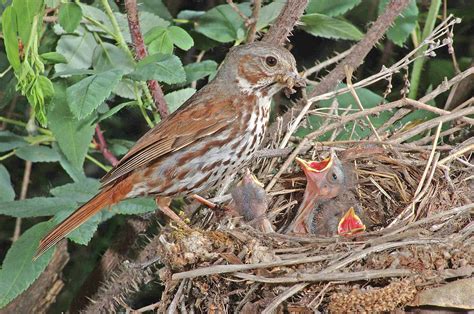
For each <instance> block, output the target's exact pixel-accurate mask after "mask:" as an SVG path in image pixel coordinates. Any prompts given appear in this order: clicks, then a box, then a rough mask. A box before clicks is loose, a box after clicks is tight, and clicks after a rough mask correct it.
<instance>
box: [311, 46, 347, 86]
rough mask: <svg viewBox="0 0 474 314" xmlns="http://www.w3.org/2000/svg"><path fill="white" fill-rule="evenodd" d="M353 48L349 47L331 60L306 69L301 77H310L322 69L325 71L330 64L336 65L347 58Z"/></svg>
mask: <svg viewBox="0 0 474 314" xmlns="http://www.w3.org/2000/svg"><path fill="white" fill-rule="evenodd" d="M353 48H354V47H351V48H349V49H347V50H346V51H343V52H341V53H338V54H337V55H335V56H334V57H332V58H329V59H327V60H324V61H323V62H320V63H318V64H316V65H315V66H313V67H311V68H309V69H307V70H305V71H304V73H303V77H304V78H308V77H309V76H310V75H312V74H314V73H316V72H319V71H321V70H322V69H325V68H327V67H328V66H330V65H331V64H334V63H337V62H339V61H340V60H342V59H344V58H345V57H347V56H348V55H349V54H350V53H351V52H352V49H353Z"/></svg>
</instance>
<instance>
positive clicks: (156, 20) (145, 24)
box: [106, 0, 170, 43]
mask: <svg viewBox="0 0 474 314" xmlns="http://www.w3.org/2000/svg"><path fill="white" fill-rule="evenodd" d="M153 1H154V0H153ZM141 9H142V8H141V7H140V12H138V16H139V20H140V30H141V32H142V34H146V33H148V32H149V31H150V30H151V29H152V28H154V27H156V26H160V27H168V26H169V25H170V22H168V21H166V20H164V19H162V18H161V17H159V16H158V15H155V14H153V13H150V12H145V11H142V10H141ZM114 15H115V17H116V18H117V22H118V24H119V27H120V30H121V31H122V34H123V37H124V39H125V41H126V42H128V43H131V42H132V38H131V37H130V28H129V27H128V21H127V16H126V15H125V14H121V13H114ZM106 24H107V23H106Z"/></svg>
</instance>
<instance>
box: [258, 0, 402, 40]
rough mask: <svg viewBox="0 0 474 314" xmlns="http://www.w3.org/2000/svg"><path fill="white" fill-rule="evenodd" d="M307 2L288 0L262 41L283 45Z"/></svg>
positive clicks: (304, 0) (303, 0) (305, 0)
mask: <svg viewBox="0 0 474 314" xmlns="http://www.w3.org/2000/svg"><path fill="white" fill-rule="evenodd" d="M403 1H407V0H403ZM307 4H308V0H288V1H287V2H286V4H285V6H284V7H283V9H282V10H281V13H280V15H279V16H278V18H277V19H276V21H275V23H274V24H273V25H272V27H270V29H269V30H268V32H267V34H266V35H265V37H263V40H262V41H264V42H267V43H272V44H275V45H283V44H284V43H285V42H286V41H287V39H288V36H289V35H290V33H291V31H292V30H293V27H294V26H295V24H296V22H297V21H298V20H299V18H300V17H301V15H303V12H304V9H305V8H306V5H307Z"/></svg>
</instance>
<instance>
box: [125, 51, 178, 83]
mask: <svg viewBox="0 0 474 314" xmlns="http://www.w3.org/2000/svg"><path fill="white" fill-rule="evenodd" d="M130 77H131V78H132V79H133V80H137V81H146V80H158V81H160V82H165V83H166V84H177V83H182V82H184V81H185V80H186V73H185V72H184V68H183V65H182V64H181V60H179V58H178V57H177V56H174V55H162V54H156V55H151V56H148V57H146V58H144V59H143V60H141V61H140V62H138V64H137V67H136V70H135V71H134V72H132V73H131V74H130Z"/></svg>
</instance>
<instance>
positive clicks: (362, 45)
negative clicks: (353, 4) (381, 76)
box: [264, 0, 409, 142]
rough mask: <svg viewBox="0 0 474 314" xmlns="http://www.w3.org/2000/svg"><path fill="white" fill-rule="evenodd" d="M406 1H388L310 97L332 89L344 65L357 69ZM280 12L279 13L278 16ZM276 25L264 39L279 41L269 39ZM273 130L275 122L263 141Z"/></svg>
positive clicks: (286, 119)
mask: <svg viewBox="0 0 474 314" xmlns="http://www.w3.org/2000/svg"><path fill="white" fill-rule="evenodd" d="M294 2H296V1H288V2H287V6H289V3H294ZM408 2H409V1H408V0H392V1H390V3H389V4H388V6H387V7H386V9H385V12H384V13H383V14H382V15H380V16H379V17H378V19H377V20H376V21H375V22H374V23H373V24H372V27H370V29H369V30H368V31H367V33H366V35H365V36H364V38H363V39H362V40H361V41H360V42H359V43H357V44H356V45H355V46H354V48H353V50H352V53H351V54H349V55H348V56H347V57H346V58H344V60H343V61H342V62H341V63H339V64H338V65H337V66H336V67H335V68H334V70H332V71H331V72H330V73H329V74H328V75H326V76H325V77H324V78H323V79H322V80H321V82H320V83H319V84H318V85H317V86H316V87H315V89H314V90H313V92H312V93H311V95H310V97H313V96H315V95H321V94H324V93H327V92H329V91H332V90H334V88H335V87H336V86H337V84H338V83H339V81H341V80H342V79H343V78H344V67H345V66H346V65H347V66H350V67H352V68H353V69H354V70H355V69H357V68H358V66H359V65H360V64H362V62H363V60H364V58H365V57H366V56H367V54H368V53H369V51H370V50H371V49H372V46H373V45H375V43H377V42H378V41H379V40H380V39H381V38H382V36H383V35H384V34H385V32H386V31H387V30H388V28H389V27H390V25H392V23H393V21H395V19H396V18H397V17H398V15H399V14H400V13H401V12H402V11H403V9H404V8H405V7H406V6H407V5H408ZM303 9H304V8H303ZM282 14H283V12H282ZM282 14H280V16H281V15H282ZM279 19H280V18H279ZM295 21H296V20H295ZM276 26H277V24H275V25H274V27H272V28H270V30H269V32H268V33H267V35H266V36H265V38H264V40H267V41H272V42H279V41H278V39H273V40H271V39H272V38H273V37H276V38H279V37H281V35H279V34H278V33H276V31H273V29H275V28H276ZM290 30H291V29H290ZM272 31H273V32H275V33H276V34H275V35H274V34H273V32H272ZM288 33H289V30H288V32H285V33H284V34H285V37H284V38H285V39H286V34H288ZM310 101H314V100H312V99H310ZM310 106H311V105H309V106H308V105H307V107H308V108H307V109H306V111H307V110H308V109H309V107H310ZM303 107H306V106H305V105H304V104H298V105H296V106H295V108H294V110H296V111H301V110H303ZM303 115H304V114H303ZM291 117H292V112H291V110H290V111H288V112H287V113H285V114H284V115H283V116H282V119H283V125H288V123H289V121H290V120H291ZM300 121H301V120H300ZM298 124H299V123H298ZM275 131H276V124H272V125H271V126H270V127H269V130H267V133H266V134H268V136H267V139H266V141H265V142H268V140H269V136H270V135H271V134H274V133H275Z"/></svg>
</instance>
